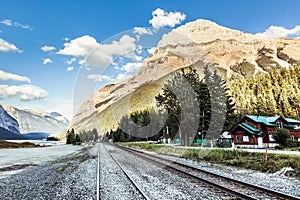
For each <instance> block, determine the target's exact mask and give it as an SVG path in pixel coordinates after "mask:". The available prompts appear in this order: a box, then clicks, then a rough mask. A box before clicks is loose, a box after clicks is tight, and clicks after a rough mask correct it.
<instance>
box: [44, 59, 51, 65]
mask: <svg viewBox="0 0 300 200" xmlns="http://www.w3.org/2000/svg"><path fill="white" fill-rule="evenodd" d="M49 63H53V61H52V60H51V59H50V58H45V59H44V61H43V64H44V65H46V64H49Z"/></svg>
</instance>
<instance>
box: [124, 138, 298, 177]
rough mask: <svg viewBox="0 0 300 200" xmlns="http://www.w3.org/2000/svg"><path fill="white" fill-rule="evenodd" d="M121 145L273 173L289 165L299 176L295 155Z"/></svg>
mask: <svg viewBox="0 0 300 200" xmlns="http://www.w3.org/2000/svg"><path fill="white" fill-rule="evenodd" d="M122 145H125V146H128V147H132V148H137V149H143V150H147V151H153V152H156V153H160V154H164V155H173V156H177V157H181V158H186V159H190V160H194V161H207V162H210V163H215V164H223V165H230V166H238V167H242V168H246V169H253V170H257V171H261V172H270V173H274V172H276V171H279V170H281V169H282V168H284V167H291V168H293V169H294V170H295V171H294V172H293V173H291V175H292V176H297V177H299V178H300V156H296V155H283V154H269V155H268V160H267V161H266V160H265V154H264V153H257V152H246V151H241V150H225V149H201V148H178V147H173V146H165V145H162V144H148V143H145V142H144V143H142V142H139V143H135V142H131V143H122Z"/></svg>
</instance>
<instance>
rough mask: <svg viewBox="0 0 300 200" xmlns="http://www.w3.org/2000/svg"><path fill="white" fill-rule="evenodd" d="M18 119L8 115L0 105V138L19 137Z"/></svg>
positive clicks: (20, 136)
mask: <svg viewBox="0 0 300 200" xmlns="http://www.w3.org/2000/svg"><path fill="white" fill-rule="evenodd" d="M20 138H22V135H21V133H20V130H19V123H18V121H17V120H16V119H15V118H13V117H12V116H10V115H9V114H8V113H7V112H6V110H4V108H3V107H2V106H1V105H0V139H20Z"/></svg>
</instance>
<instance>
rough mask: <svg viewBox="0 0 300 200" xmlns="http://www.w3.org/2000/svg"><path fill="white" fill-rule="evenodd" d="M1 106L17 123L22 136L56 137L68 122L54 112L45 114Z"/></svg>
mask: <svg viewBox="0 0 300 200" xmlns="http://www.w3.org/2000/svg"><path fill="white" fill-rule="evenodd" d="M2 106H3V108H4V109H5V110H6V111H7V112H8V113H9V114H10V115H11V116H13V117H14V118H15V119H16V120H17V121H18V122H19V127H20V132H21V133H22V134H24V133H35V132H43V133H49V134H53V135H56V136H58V135H60V134H61V133H62V132H63V131H64V130H65V129H66V127H67V126H68V120H67V119H66V118H64V117H63V116H62V115H60V114H59V113H56V112H53V113H47V112H45V111H36V110H27V109H26V110H23V109H19V108H16V107H13V106H8V105H2Z"/></svg>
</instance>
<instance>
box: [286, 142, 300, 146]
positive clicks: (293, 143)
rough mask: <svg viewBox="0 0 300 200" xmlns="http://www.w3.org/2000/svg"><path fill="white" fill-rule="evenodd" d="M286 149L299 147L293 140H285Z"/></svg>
mask: <svg viewBox="0 0 300 200" xmlns="http://www.w3.org/2000/svg"><path fill="white" fill-rule="evenodd" d="M286 147H288V148H294V147H300V142H298V141H295V140H287V142H286Z"/></svg>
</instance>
